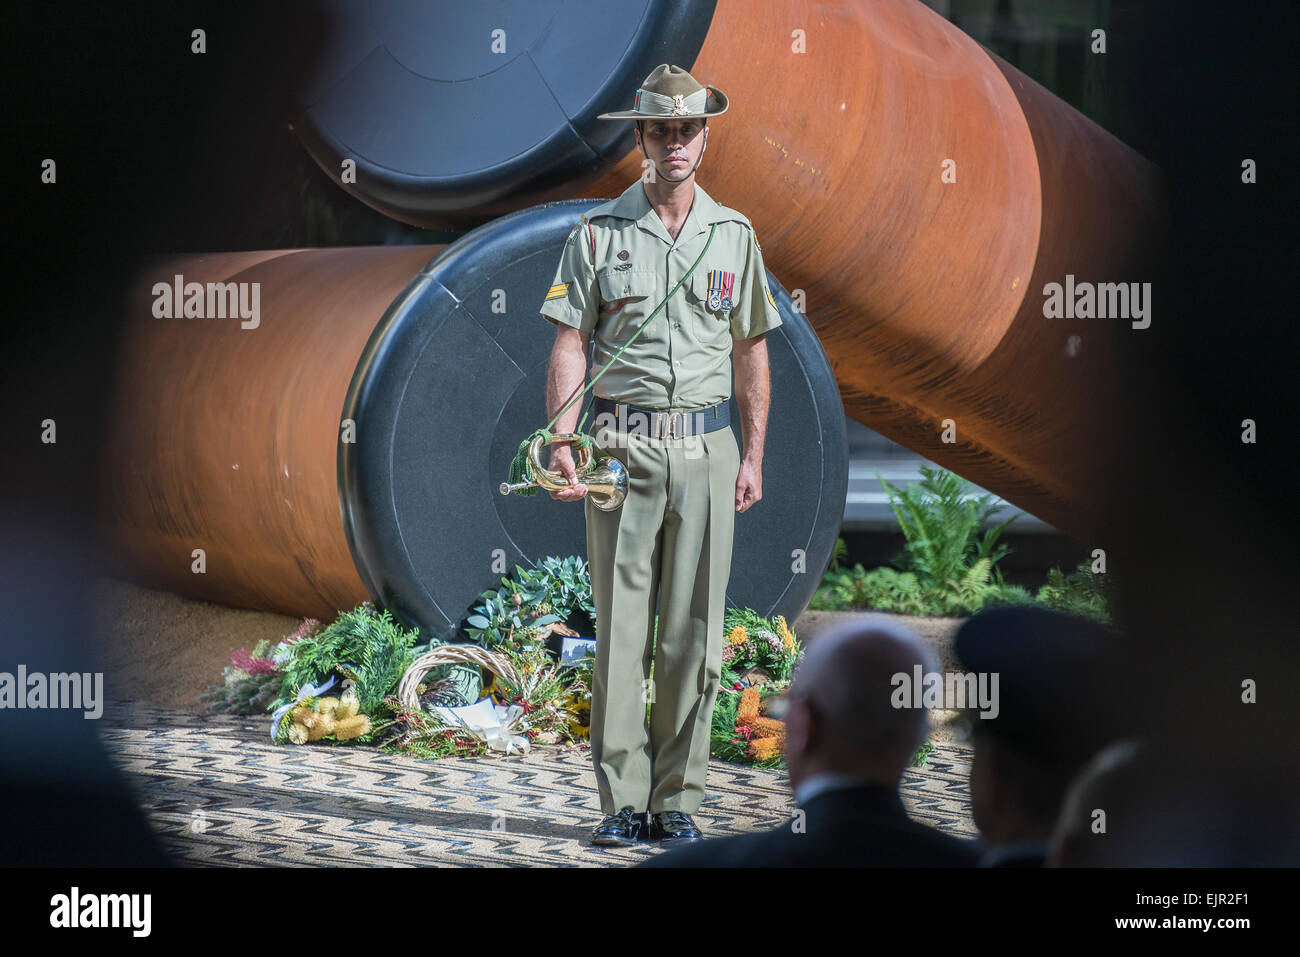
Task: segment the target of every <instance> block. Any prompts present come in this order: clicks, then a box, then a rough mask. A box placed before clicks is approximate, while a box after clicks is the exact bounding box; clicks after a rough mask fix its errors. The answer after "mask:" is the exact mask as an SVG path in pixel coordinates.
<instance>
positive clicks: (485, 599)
mask: <svg viewBox="0 0 1300 957" xmlns="http://www.w3.org/2000/svg"><path fill="white" fill-rule="evenodd" d="M501 586H502V587H500V588H496V589H491V588H490V589H488V590H487V591H485V592H483V594H482V595H480V596H479V598H480V599H481V603H480V604H479V605H477V606H476V607H475V608H474V611H473V613H472V614H471V615H470V616H469V618H468V619H466V622H465V625H466V628H465V630H466V632H467V633H468V634H469V637H470V640H472V641H473V642H475V643H476V644H479V645H482V646H483V647H484V648H489V649H493V650H513V651H522V650H523V649H524V647H525V646H527V645H528V644H529V643H530V642H531V641H532V640H533V639H534V638H536V637H537V636H538V635H540V634H541V632H542V629H543V628H544V627H545V626H546V625H548V624H550V623H551V622H555V621H566V620H567V619H568V618H570V617H571V616H572V615H574V614H575V613H576V612H578V611H583V612H586V614H587V615H588V617H590V618H591V619H592V620H593V621H594V620H595V618H596V606H595V605H594V604H593V603H592V600H591V576H590V574H589V573H588V570H587V563H586V561H585V560H583V559H581V558H578V557H576V556H572V555H571V556H569V557H567V558H562V559H561V558H556V557H554V556H551V557H548V558H546V559H544V560H543V561H542V563H541V566H540V567H538V568H535V569H530V568H521V567H519V566H518V565H516V566H515V575H514V578H513V579H512V578H508V577H507V578H502V579H501ZM587 637H591V636H587Z"/></svg>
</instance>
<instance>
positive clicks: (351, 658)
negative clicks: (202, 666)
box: [275, 602, 419, 716]
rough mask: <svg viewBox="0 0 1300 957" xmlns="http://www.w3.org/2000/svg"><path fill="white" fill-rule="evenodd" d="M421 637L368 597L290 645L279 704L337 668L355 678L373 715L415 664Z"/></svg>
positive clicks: (357, 690)
mask: <svg viewBox="0 0 1300 957" xmlns="http://www.w3.org/2000/svg"><path fill="white" fill-rule="evenodd" d="M418 638H419V632H418V631H415V630H407V629H405V628H403V627H402V626H401V625H399V624H398V623H397V622H396V621H395V620H394V619H393V616H392V613H391V612H389V611H387V610H385V611H383V612H377V611H375V608H374V606H373V605H371V604H370V602H363V603H362V604H360V605H358V606H357V607H356V608H354V609H353V610H352V611H345V612H343V613H341V614H340V615H339V617H338V618H336V619H335V620H334V622H333V623H332V624H330V625H329V626H328V627H327V628H325V629H324V630H323V631H321V632H320V633H319V634H317V635H311V636H308V637H305V638H301V639H299V640H298V641H296V642H294V644H293V645H291V646H290V657H289V658H288V660H287V661H286V662H285V663H284V666H283V678H282V680H281V684H280V697H279V698H278V699H277V700H276V701H275V707H279V706H280V705H282V704H286V703H288V702H289V701H292V700H293V699H294V698H295V697H296V696H297V694H298V691H299V690H300V689H301V688H302V687H303V685H305V684H307V683H311V684H317V685H318V684H320V683H321V682H322V681H325V680H327V679H328V678H329V676H330V675H332V674H335V673H337V674H340V675H342V676H343V677H344V678H351V679H352V680H353V681H354V682H356V688H355V692H354V693H355V694H356V696H357V700H358V701H359V702H360V704H361V711H362V713H364V714H368V715H372V716H373V715H374V714H375V713H376V712H377V711H379V709H380V708H381V706H382V705H383V700H384V696H385V695H386V694H388V693H389V692H390V691H392V690H393V689H394V688H396V686H397V684H398V682H399V681H401V680H402V675H403V674H404V673H405V672H406V669H407V668H409V667H410V665H411V662H412V661H413V660H414V657H415V656H414V654H413V652H412V650H411V649H412V647H413V646H414V645H415V642H416V641H417V640H418Z"/></svg>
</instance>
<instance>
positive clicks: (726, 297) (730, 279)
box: [720, 272, 736, 312]
mask: <svg viewBox="0 0 1300 957" xmlns="http://www.w3.org/2000/svg"><path fill="white" fill-rule="evenodd" d="M735 284H736V274H735V273H734V272H724V273H723V274H722V302H721V303H720V305H721V306H722V311H723V312H731V287H732V286H734V285H735Z"/></svg>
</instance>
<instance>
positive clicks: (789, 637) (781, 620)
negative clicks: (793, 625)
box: [774, 615, 794, 651]
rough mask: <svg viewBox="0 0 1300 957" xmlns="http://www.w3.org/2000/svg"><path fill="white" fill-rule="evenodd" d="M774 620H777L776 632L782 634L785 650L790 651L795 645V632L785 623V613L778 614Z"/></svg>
mask: <svg viewBox="0 0 1300 957" xmlns="http://www.w3.org/2000/svg"><path fill="white" fill-rule="evenodd" d="M774 621H775V622H776V633H777V634H778V635H780V636H781V642H782V644H784V645H785V650H786V651H789V650H790V649H791V648H793V647H794V632H792V631H791V630H790V626H789V625H787V624H786V623H785V616H784V615H777V616H776V618H775V619H774Z"/></svg>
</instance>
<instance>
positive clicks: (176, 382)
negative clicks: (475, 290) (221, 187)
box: [100, 246, 442, 617]
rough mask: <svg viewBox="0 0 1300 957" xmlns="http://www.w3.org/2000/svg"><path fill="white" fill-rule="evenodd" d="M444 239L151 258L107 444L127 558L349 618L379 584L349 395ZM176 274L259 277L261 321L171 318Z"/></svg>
mask: <svg viewBox="0 0 1300 957" xmlns="http://www.w3.org/2000/svg"><path fill="white" fill-rule="evenodd" d="M441 248H442V247H440V246H387V247H376V248H351V249H321V250H277V251H271V252H249V253H228V254H222V255H208V256H178V257H174V258H170V259H164V260H160V261H158V262H155V263H153V264H152V265H150V266H149V267H147V268H145V269H143V270H142V271H141V273H140V278H139V283H138V286H137V288H136V291H135V293H134V294H133V296H132V298H131V300H130V303H129V305H128V315H127V321H126V322H125V323H124V324H123V329H124V334H123V340H122V344H121V349H120V357H119V367H118V375H117V386H116V390H115V395H114V399H113V403H114V405H113V413H112V415H111V416H110V419H109V422H110V431H109V434H108V435H107V436H106V437H105V445H104V458H103V483H104V484H103V498H102V503H101V508H100V513H101V516H102V521H103V522H104V525H105V531H106V532H107V535H108V542H107V544H108V546H109V556H108V557H109V560H110V562H111V568H112V569H113V571H115V572H116V573H117V574H119V575H121V576H122V577H126V578H130V579H134V580H136V581H141V582H144V583H146V584H150V585H153V586H155V587H159V588H165V589H168V590H170V591H175V592H178V593H180V594H182V595H189V596H192V597H196V598H206V599H209V600H212V601H219V602H223V603H225V604H230V605H235V606H240V607H249V608H263V609H267V610H275V611H285V612H288V613H290V614H313V615H317V616H329V617H333V614H334V613H335V611H336V610H338V609H341V608H351V607H353V606H354V605H355V604H356V603H357V602H359V601H361V600H362V599H364V598H365V597H366V590H365V587H364V586H363V585H362V582H361V579H360V577H359V576H358V575H357V571H356V568H355V566H354V565H353V562H352V556H351V554H350V553H349V551H348V544H347V539H346V538H345V537H344V534H343V522H342V518H341V515H340V511H339V500H338V480H337V471H336V465H335V463H336V459H337V455H338V443H339V440H340V430H341V423H340V418H341V412H342V409H343V399H344V396H345V394H346V392H347V387H348V383H349V381H351V378H352V373H353V370H354V369H355V368H356V364H357V359H358V357H359V356H360V355H361V351H362V349H363V348H364V346H365V344H366V340H367V339H368V338H369V337H370V333H371V331H372V330H373V329H374V327H375V325H376V324H377V323H378V322H379V320H380V319H381V318H382V317H383V315H384V313H385V311H386V310H387V309H388V307H389V306H390V305H391V304H392V302H393V300H394V299H395V298H396V297H397V296H398V294H399V293H400V292H401V291H402V289H403V288H404V287H405V286H406V285H407V284H408V283H409V282H410V281H411V278H412V277H413V276H415V275H416V274H417V273H418V272H419V271H420V268H421V267H422V266H423V265H424V264H425V263H427V262H428V261H429V260H430V259H431V258H433V257H434V256H435V255H436V254H437V253H438V251H439V250H440V249H441ZM177 275H180V276H182V277H183V279H182V282H183V283H190V282H194V283H203V284H207V283H209V282H212V283H218V282H220V283H248V284H252V283H257V284H258V287H257V288H258V313H259V314H258V323H257V325H256V327H255V328H242V325H243V324H244V322H245V320H241V319H240V318H238V317H230V316H229V313H230V312H231V311H232V310H229V309H228V310H227V314H228V317H227V318H212V317H209V318H197V317H189V318H186V317H184V316H181V317H177V318H171V319H167V318H158V317H157V315H156V314H155V304H156V303H159V302H160V296H161V295H163V294H164V293H163V292H162V291H161V290H160V291H159V292H158V293H156V292H155V291H154V287H155V284H157V283H161V284H163V285H164V286H169V287H172V288H173V289H174V287H175V282H176V279H175V277H176V276H177ZM245 288H248V289H250V290H251V286H249V287H245ZM205 291H206V286H205ZM182 296H184V289H183V288H182ZM249 299H250V301H251V291H250V293H249ZM204 305H205V307H206V302H205V304H204ZM158 309H159V311H161V306H159V307H158ZM247 322H248V324H249V325H250V326H251V323H252V321H251V320H247ZM195 549H202V552H203V554H202V556H200V557H201V558H202V563H203V564H202V565H201V566H196V564H195V562H196V561H197V559H196V558H195V556H194V550H195ZM199 569H201V570H199Z"/></svg>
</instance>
